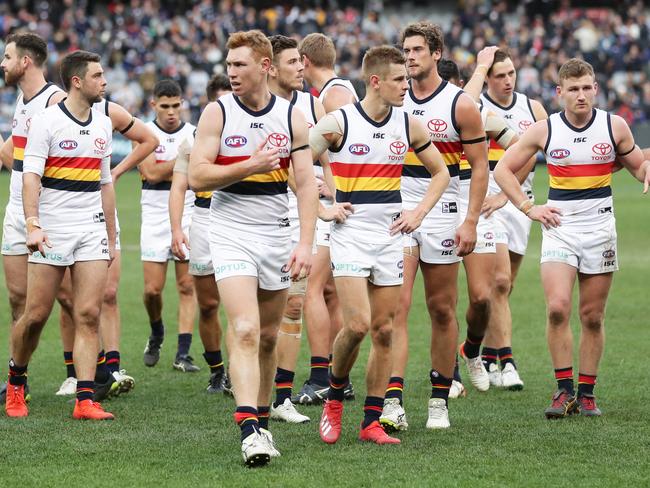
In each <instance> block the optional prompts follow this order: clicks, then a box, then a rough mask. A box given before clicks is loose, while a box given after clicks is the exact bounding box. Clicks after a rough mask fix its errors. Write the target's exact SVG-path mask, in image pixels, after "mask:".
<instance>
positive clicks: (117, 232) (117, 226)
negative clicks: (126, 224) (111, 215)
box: [115, 210, 122, 251]
mask: <svg viewBox="0 0 650 488" xmlns="http://www.w3.org/2000/svg"><path fill="white" fill-rule="evenodd" d="M115 250H116V251H121V250H122V243H121V242H120V221H119V220H118V218H117V210H116V211H115Z"/></svg>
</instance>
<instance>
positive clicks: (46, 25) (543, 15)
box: [0, 0, 650, 132]
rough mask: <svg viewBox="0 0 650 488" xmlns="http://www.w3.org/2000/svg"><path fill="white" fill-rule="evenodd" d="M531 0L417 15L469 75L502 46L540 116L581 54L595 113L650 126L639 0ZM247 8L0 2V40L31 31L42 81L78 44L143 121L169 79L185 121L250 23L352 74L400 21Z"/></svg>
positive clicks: (475, 1) (649, 25) (4, 123)
mask: <svg viewBox="0 0 650 488" xmlns="http://www.w3.org/2000/svg"><path fill="white" fill-rule="evenodd" d="M344 3H345V4H347V2H341V3H340V5H343V4H344ZM358 3H360V2H357V4H358ZM535 3H536V2H532V1H528V2H514V3H513V2H506V1H496V0H493V1H489V0H488V1H485V0H465V1H463V2H458V4H459V5H460V7H458V9H457V11H455V12H453V11H451V10H447V11H446V12H445V13H446V14H447V15H445V16H439V15H437V14H438V13H439V12H436V11H435V9H436V8H439V7H436V6H434V4H429V5H430V6H428V7H419V8H418V10H417V12H422V13H425V12H426V16H428V17H429V18H431V19H432V20H434V21H435V20H436V19H437V18H440V19H446V20H445V21H444V22H443V28H444V30H445V32H446V36H447V38H446V43H447V48H446V52H445V54H444V55H445V57H451V58H452V59H454V60H455V61H457V62H458V63H459V65H460V66H461V69H462V70H463V72H465V73H467V74H470V73H471V70H472V69H473V64H474V60H475V54H476V52H477V51H478V50H480V49H481V48H482V47H484V46H485V45H490V44H498V45H500V46H502V47H505V48H507V49H509V51H510V52H511V54H512V56H513V59H514V61H515V65H516V66H517V68H518V70H519V71H518V86H517V89H518V90H519V91H523V92H526V93H527V94H529V95H530V96H533V97H535V98H539V99H541V100H542V101H543V103H544V105H545V107H546V108H547V110H549V112H550V111H555V110H557V109H558V108H559V107H558V106H557V102H556V100H555V97H554V92H555V84H556V83H555V82H556V74H557V70H558V68H559V66H560V65H561V64H562V63H563V62H564V61H565V60H566V59H568V58H570V57H572V56H575V55H581V56H582V57H584V58H585V59H587V60H588V61H589V62H591V63H592V64H594V67H595V69H596V72H597V74H598V81H599V84H600V86H601V92H600V95H599V97H600V99H599V106H600V107H601V108H607V109H609V110H612V111H614V112H616V113H619V114H620V115H622V116H623V117H625V118H626V119H627V120H628V122H630V123H635V122H639V121H650V63H649V62H648V61H649V59H650V42H648V41H649V40H650V39H649V37H650V34H649V31H650V18H649V16H648V14H647V13H646V11H645V9H644V5H643V2H641V1H629V0H621V1H619V2H617V3H616V5H614V4H613V3H612V5H613V6H612V7H610V8H591V9H584V8H581V9H576V8H571V7H570V5H569V1H568V0H565V1H563V0H559V1H557V2H550V3H546V2H545V4H547V5H553V8H546V9H539V10H537V9H535V8H531V5H533V4H535ZM537 3H539V2H537ZM251 5H252V4H250V2H247V1H246V0H222V1H213V0H201V1H198V2H167V1H165V0H130V1H128V0H127V1H121V2H120V1H109V2H95V1H91V0H81V1H79V0H59V1H46V0H40V1H39V0H36V1H31V0H14V1H12V2H0V39H4V38H5V37H6V36H7V35H8V34H9V33H11V32H13V31H15V30H18V29H28V30H32V31H36V32H38V33H39V34H40V35H41V36H42V37H44V38H45V39H47V40H48V42H49V48H50V58H49V61H48V69H49V73H50V75H49V77H50V78H51V79H52V80H54V81H58V76H56V65H57V61H58V60H59V59H60V57H61V56H63V55H64V54H65V53H66V52H69V51H71V50H75V49H80V48H83V49H87V50H90V51H95V52H98V53H101V54H102V56H103V63H104V66H105V69H106V77H107V80H108V84H109V86H108V92H109V93H110V97H111V99H112V100H114V101H116V102H118V103H120V104H122V105H124V106H125V107H126V108H128V109H129V110H131V111H132V112H133V113H134V114H138V115H140V116H141V117H143V118H145V119H148V118H151V109H150V106H149V103H148V100H149V96H150V93H151V90H152V88H153V85H154V83H155V81H156V80H157V79H159V78H164V77H169V78H174V79H176V80H178V81H179V82H180V84H181V86H182V87H183V89H184V92H185V99H186V101H187V107H186V108H187V110H188V116H189V117H190V119H191V120H193V121H196V120H197V118H198V114H199V110H200V107H201V106H202V105H203V104H204V103H205V96H204V91H205V86H206V84H207V81H208V79H209V77H210V76H211V74H212V73H214V72H221V71H223V70H224V67H223V61H224V55H225V53H224V47H225V42H226V39H227V37H228V35H229V34H230V33H231V32H235V31H237V30H247V29H253V28H258V29H262V30H263V31H264V32H266V33H268V34H269V35H271V34H285V35H289V36H294V37H296V38H298V39H300V38H301V37H303V36H304V35H306V34H308V33H310V32H314V31H319V32H323V33H325V34H327V35H329V36H330V37H332V39H333V40H334V42H335V44H336V47H337V51H338V60H337V64H338V70H339V73H340V74H341V75H342V76H346V77H349V78H351V79H358V78H359V67H360V64H361V58H362V56H363V53H364V52H365V50H366V49H367V48H368V47H370V46H374V45H378V44H382V43H397V42H398V39H399V33H400V30H401V28H402V27H403V24H404V22H405V18H409V16H408V15H405V14H408V13H405V12H401V11H397V10H395V9H396V8H403V7H399V4H398V3H395V4H393V3H391V2H384V6H383V8H382V2H381V0H375V1H374V2H372V1H371V2H365V9H364V10H360V9H358V8H354V7H352V6H348V7H337V6H336V3H335V0H329V1H328V0H322V1H320V2H309V1H304V2H295V1H294V2H286V3H285V4H282V5H281V6H275V7H271V8H254V7H253V6H251ZM391 5H392V6H391ZM396 5H398V6H397V7H396ZM447 9H448V8H447ZM414 12H415V11H414ZM415 15H418V14H417V13H416V14H415ZM410 18H413V19H414V18H415V17H414V15H411V16H410ZM0 48H2V49H4V45H3V44H2V41H1V40H0ZM14 99H15V90H14V89H12V88H9V87H4V86H3V83H2V81H1V80H0V130H2V131H3V132H6V130H7V128H8V124H9V122H10V120H11V118H12V114H13V101H14Z"/></svg>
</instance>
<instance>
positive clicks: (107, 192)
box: [101, 182, 117, 266]
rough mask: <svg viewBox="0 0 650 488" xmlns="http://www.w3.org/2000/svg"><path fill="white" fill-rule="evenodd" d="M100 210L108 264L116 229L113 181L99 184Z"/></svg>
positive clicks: (112, 257) (110, 261)
mask: <svg viewBox="0 0 650 488" xmlns="http://www.w3.org/2000/svg"><path fill="white" fill-rule="evenodd" d="M101 194H102V210H103V211H104V219H105V222H106V234H107V236H108V258H109V261H108V265H109V266H110V265H111V264H112V263H113V259H114V258H115V240H116V238H117V230H116V226H115V187H114V186H113V183H112V182H111V183H105V184H103V185H102V186H101Z"/></svg>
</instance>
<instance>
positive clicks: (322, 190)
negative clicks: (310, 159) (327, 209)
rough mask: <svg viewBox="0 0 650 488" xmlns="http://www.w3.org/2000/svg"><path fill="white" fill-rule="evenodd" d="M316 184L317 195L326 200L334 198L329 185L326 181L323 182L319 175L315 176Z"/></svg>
mask: <svg viewBox="0 0 650 488" xmlns="http://www.w3.org/2000/svg"><path fill="white" fill-rule="evenodd" d="M316 184H317V186H318V196H319V197H321V198H327V199H328V200H334V196H333V195H332V192H331V191H330V187H329V186H327V183H325V180H323V178H320V177H318V176H317V177H316Z"/></svg>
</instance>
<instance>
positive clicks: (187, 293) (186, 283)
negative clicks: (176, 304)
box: [176, 275, 194, 297]
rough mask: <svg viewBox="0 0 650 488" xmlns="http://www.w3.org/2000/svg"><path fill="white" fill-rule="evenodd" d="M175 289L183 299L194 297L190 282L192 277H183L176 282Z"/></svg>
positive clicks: (191, 282)
mask: <svg viewBox="0 0 650 488" xmlns="http://www.w3.org/2000/svg"><path fill="white" fill-rule="evenodd" d="M176 289H177V290H178V294H179V295H181V296H183V297H191V296H194V282H193V281H192V277H191V276H190V275H187V276H183V277H182V278H181V279H179V280H178V281H177V282H176Z"/></svg>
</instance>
